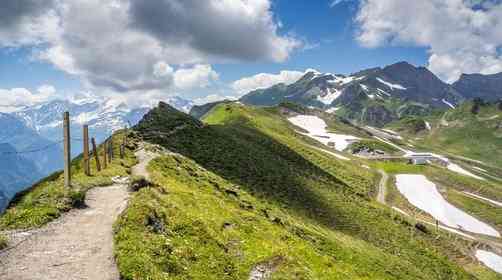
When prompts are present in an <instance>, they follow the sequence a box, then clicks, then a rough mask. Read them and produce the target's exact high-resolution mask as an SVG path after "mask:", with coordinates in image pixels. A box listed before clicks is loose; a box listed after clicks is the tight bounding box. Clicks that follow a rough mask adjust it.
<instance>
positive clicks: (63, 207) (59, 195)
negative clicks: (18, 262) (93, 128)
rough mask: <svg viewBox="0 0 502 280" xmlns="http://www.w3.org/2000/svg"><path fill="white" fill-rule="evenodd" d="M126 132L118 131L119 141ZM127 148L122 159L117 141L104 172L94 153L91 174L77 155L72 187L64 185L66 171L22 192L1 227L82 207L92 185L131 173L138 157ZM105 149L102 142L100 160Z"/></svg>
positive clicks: (31, 223) (23, 225)
mask: <svg viewBox="0 0 502 280" xmlns="http://www.w3.org/2000/svg"><path fill="white" fill-rule="evenodd" d="M124 136H125V133H124V132H123V131H122V132H118V133H116V134H115V135H114V141H115V143H121V141H122V139H123V137H124ZM125 150H126V154H125V158H124V159H120V158H119V157H118V155H119V145H118V144H117V145H114V153H115V155H116V157H115V158H114V160H113V161H112V163H111V164H108V167H107V168H106V169H103V170H102V171H101V172H97V170H96V165H95V161H94V157H92V158H91V174H92V175H91V176H86V175H85V174H84V171H83V165H82V160H83V159H82V155H80V156H79V157H77V158H75V159H73V161H72V188H70V189H68V188H65V187H64V178H63V174H62V172H56V173H54V174H52V175H50V176H48V177H46V178H44V179H42V180H41V181H39V182H38V183H36V184H34V185H33V186H32V187H31V188H30V189H28V190H26V191H24V192H23V193H20V194H18V195H17V196H16V197H15V198H14V200H13V201H12V202H11V204H10V207H9V208H8V209H7V210H6V211H5V213H4V214H3V215H2V216H0V230H6V229H27V228H35V227H40V226H42V225H44V224H46V223H48V222H50V221H52V220H54V219H56V218H58V217H59V216H60V215H61V214H62V213H64V212H67V211H69V210H71V209H72V208H75V207H80V206H81V204H82V203H83V201H84V199H85V193H86V192H87V191H88V190H89V189H91V188H93V187H99V186H107V185H111V184H113V182H112V180H111V178H112V177H114V176H127V175H128V170H129V168H130V167H131V166H133V165H134V164H135V163H136V158H135V156H134V154H133V152H132V151H131V150H130V149H125ZM102 152H103V147H102V146H100V147H99V148H98V154H99V155H100V160H102V158H101V155H102ZM101 164H103V163H101Z"/></svg>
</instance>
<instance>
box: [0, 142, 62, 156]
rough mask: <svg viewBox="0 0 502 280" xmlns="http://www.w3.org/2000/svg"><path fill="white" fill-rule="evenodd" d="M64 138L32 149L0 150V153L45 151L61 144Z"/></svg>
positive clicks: (16, 153)
mask: <svg viewBox="0 0 502 280" xmlns="http://www.w3.org/2000/svg"><path fill="white" fill-rule="evenodd" d="M63 141H64V140H62V139H61V140H58V141H56V142H54V143H51V144H48V145H46V146H43V147H40V148H34V149H27V150H22V151H12V152H0V155H19V154H33V153H38V152H43V151H47V150H49V149H53V148H55V147H56V146H58V145H61V144H62V143H63Z"/></svg>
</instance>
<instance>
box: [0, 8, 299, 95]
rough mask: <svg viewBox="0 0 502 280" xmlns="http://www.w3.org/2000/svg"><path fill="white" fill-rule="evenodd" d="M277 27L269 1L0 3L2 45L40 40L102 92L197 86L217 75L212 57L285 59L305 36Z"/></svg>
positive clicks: (45, 54)
mask: <svg viewBox="0 0 502 280" xmlns="http://www.w3.org/2000/svg"><path fill="white" fill-rule="evenodd" d="M4 2H5V3H4ZM5 7H9V9H5ZM2 16H5V17H4V18H2ZM2 23H3V24H2ZM278 29H279V27H278V24H277V23H276V22H275V21H274V15H273V13H272V11H271V1H270V0H252V1H250V0H207V1H196V0H183V1H182V0H158V1H140V0H64V1H59V0H48V1H40V0H3V1H2V9H0V47H1V46H34V45H35V46H37V49H38V50H40V51H39V52H38V53H37V55H36V57H38V58H39V59H41V60H44V61H47V62H50V63H51V64H53V65H54V66H56V67H57V68H59V69H60V70H62V71H65V72H67V73H70V74H73V75H78V76H79V77H81V79H82V81H83V84H84V86H85V87H86V89H90V90H95V91H99V92H103V93H110V92H115V93H122V94H131V95H138V94H150V93H152V92H155V94H157V93H158V92H163V93H164V94H167V93H170V92H174V91H177V90H191V89H196V88H201V87H207V86H208V85H210V84H211V83H212V82H213V81H215V80H217V79H218V74H217V73H216V72H215V71H214V70H213V69H212V67H211V64H212V63H224V62H229V61H260V60H268V61H283V60H285V59H287V57H288V56H289V55H290V53H291V52H292V51H293V50H294V49H295V48H298V47H300V42H299V41H298V40H297V39H295V38H292V37H290V36H287V35H280V34H279V30H278Z"/></svg>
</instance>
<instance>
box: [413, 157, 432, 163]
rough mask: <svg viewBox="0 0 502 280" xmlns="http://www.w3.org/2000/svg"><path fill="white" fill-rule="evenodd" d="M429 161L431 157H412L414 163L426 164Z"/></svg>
mask: <svg viewBox="0 0 502 280" xmlns="http://www.w3.org/2000/svg"><path fill="white" fill-rule="evenodd" d="M428 163H429V159H428V158H425V157H414V158H411V159H410V164H413V165H426V164H428Z"/></svg>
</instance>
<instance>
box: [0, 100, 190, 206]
mask: <svg viewBox="0 0 502 280" xmlns="http://www.w3.org/2000/svg"><path fill="white" fill-rule="evenodd" d="M166 102H168V103H169V104H171V105H172V106H173V107H175V108H177V109H178V110H182V111H185V112H188V111H189V110H190V109H191V107H192V105H193V104H192V103H191V101H188V100H185V99H182V98H180V97H170V98H168V99H167V100H166ZM149 110H150V108H148V107H139V108H131V107H129V106H127V105H126V104H125V103H122V102H119V101H117V100H114V99H103V98H89V97H87V98H85V99H80V100H75V101H68V100H52V101H49V102H45V103H41V104H38V105H36V106H33V107H24V108H22V109H20V110H18V111H16V112H14V113H10V114H6V113H0V127H1V128H2V130H0V211H1V210H2V208H3V207H4V206H5V204H6V203H7V202H8V201H9V200H10V199H11V198H12V197H13V196H14V195H15V194H16V193H17V192H19V191H22V190H23V189H25V188H27V187H29V186H30V185H31V184H32V183H34V182H35V181H36V180H38V179H40V178H42V177H44V176H46V175H48V174H50V173H51V172H54V171H56V170H58V169H61V168H62V167H63V152H62V146H61V145H62V144H61V143H60V141H61V140H62V138H63V129H62V126H63V113H64V112H66V111H68V112H70V121H71V138H72V155H73V156H76V155H78V154H80V153H81V152H82V149H83V148H82V141H81V138H82V125H83V124H88V125H89V134H90V137H94V138H95V139H96V142H98V143H100V142H102V141H103V140H104V139H105V138H107V137H108V136H110V135H111V134H112V133H113V131H115V130H118V129H122V128H124V127H126V126H128V127H130V126H132V125H135V124H136V123H138V122H139V121H140V120H141V119H142V118H143V116H144V115H145V114H146V113H147V112H148V111H149ZM17 152H20V153H19V154H17Z"/></svg>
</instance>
